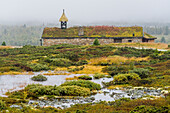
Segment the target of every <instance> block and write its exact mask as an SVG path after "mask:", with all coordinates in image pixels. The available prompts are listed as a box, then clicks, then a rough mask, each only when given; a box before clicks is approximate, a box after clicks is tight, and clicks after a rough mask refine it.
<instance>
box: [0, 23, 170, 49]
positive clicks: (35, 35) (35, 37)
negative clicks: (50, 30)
mask: <svg viewBox="0 0 170 113" xmlns="http://www.w3.org/2000/svg"><path fill="white" fill-rule="evenodd" d="M112 24H113V23H112ZM110 25H111V24H110ZM115 25H116V24H115ZM44 26H45V25H44V24H43V25H38V26H35V25H31V26H30V25H27V24H23V25H20V26H16V25H13V26H10V25H8V26H7V25H0V44H2V43H3V42H5V43H6V45H11V46H24V45H40V38H41V35H42V32H43V28H44ZM46 26H53V27H54V26H57V25H53V24H48V25H46ZM122 26H123V25H122ZM129 26H132V25H129ZM141 26H142V25H141ZM143 26H145V27H144V32H147V33H149V34H151V35H154V36H156V37H157V38H158V39H157V40H156V41H155V42H161V43H170V26H169V24H167V26H166V25H162V26H161V25H157V26H154V25H148V26H146V25H145V24H143ZM162 37H164V38H163V39H162Z"/></svg>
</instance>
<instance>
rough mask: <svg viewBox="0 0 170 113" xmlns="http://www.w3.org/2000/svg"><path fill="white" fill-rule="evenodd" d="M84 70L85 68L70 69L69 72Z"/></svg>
mask: <svg viewBox="0 0 170 113" xmlns="http://www.w3.org/2000/svg"><path fill="white" fill-rule="evenodd" d="M83 69H84V66H82V67H76V68H72V69H69V70H68V71H69V72H75V71H80V70H83Z"/></svg>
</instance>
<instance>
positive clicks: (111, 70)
mask: <svg viewBox="0 0 170 113" xmlns="http://www.w3.org/2000/svg"><path fill="white" fill-rule="evenodd" d="M128 70H129V68H128V67H125V66H107V67H104V68H103V69H102V72H104V73H105V72H107V73H108V74H110V75H111V76H114V75H117V74H124V73H126V72H127V71H128Z"/></svg>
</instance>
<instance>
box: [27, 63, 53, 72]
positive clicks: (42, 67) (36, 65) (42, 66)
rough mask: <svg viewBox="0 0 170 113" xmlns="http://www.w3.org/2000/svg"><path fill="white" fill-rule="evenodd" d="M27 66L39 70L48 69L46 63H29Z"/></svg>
mask: <svg viewBox="0 0 170 113" xmlns="http://www.w3.org/2000/svg"><path fill="white" fill-rule="evenodd" d="M28 67H30V68H31V69H32V70H33V71H41V70H49V69H50V68H49V67H48V66H47V65H43V64H39V63H32V64H29V65H28Z"/></svg>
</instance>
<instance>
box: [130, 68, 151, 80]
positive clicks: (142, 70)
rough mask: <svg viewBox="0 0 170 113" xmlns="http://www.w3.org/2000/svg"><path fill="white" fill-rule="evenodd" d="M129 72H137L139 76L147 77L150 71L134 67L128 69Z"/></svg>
mask: <svg viewBox="0 0 170 113" xmlns="http://www.w3.org/2000/svg"><path fill="white" fill-rule="evenodd" d="M129 72H130V73H136V74H138V75H139V76H140V78H147V77H148V76H149V74H150V71H149V70H148V69H144V68H135V69H133V70H130V71H129Z"/></svg>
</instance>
